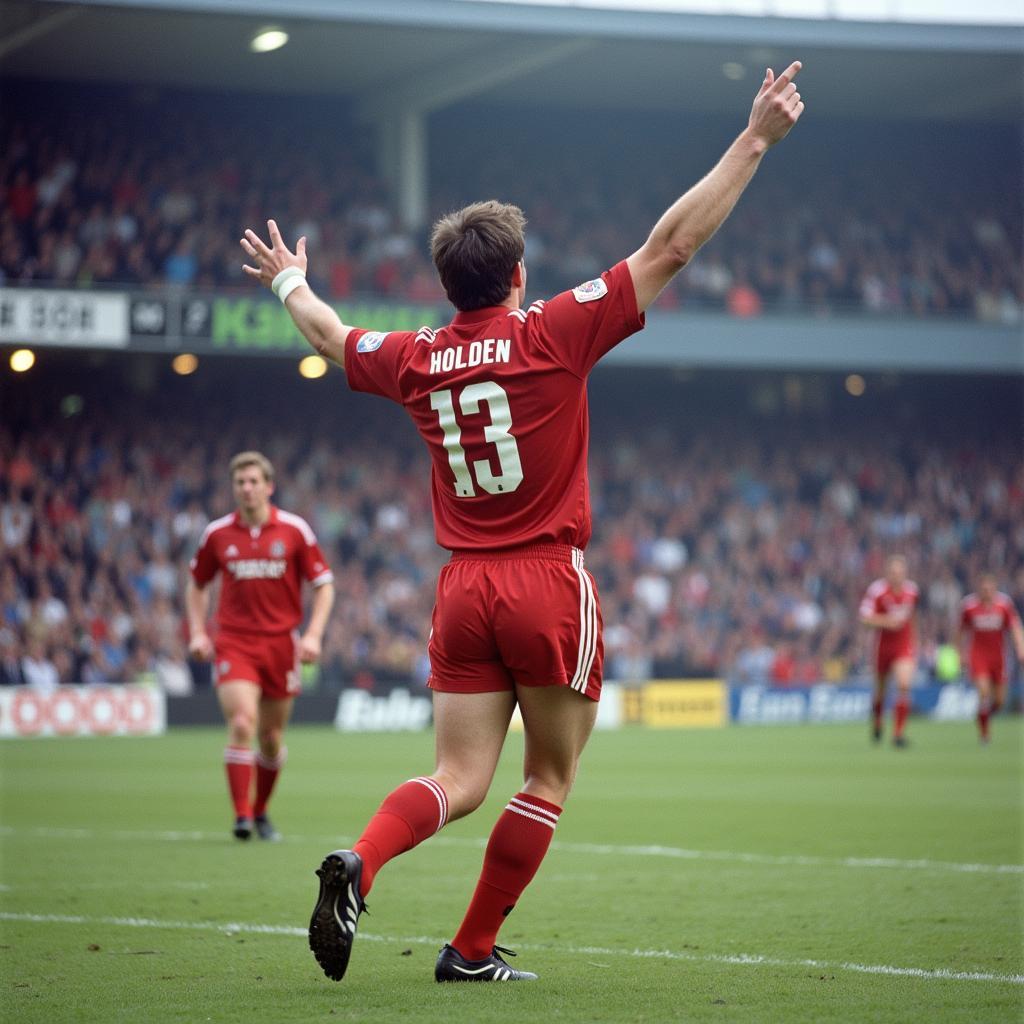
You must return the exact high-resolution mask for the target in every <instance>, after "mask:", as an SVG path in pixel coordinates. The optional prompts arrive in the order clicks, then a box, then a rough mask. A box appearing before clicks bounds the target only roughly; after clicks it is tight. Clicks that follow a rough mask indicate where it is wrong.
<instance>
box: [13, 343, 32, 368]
mask: <svg viewBox="0 0 1024 1024" xmlns="http://www.w3.org/2000/svg"><path fill="white" fill-rule="evenodd" d="M10 362H11V369H12V370H13V371H14V372H15V373H24V372H25V371H26V370H31V369H32V367H33V366H35V365H36V354H35V352H33V351H32V349H30V348H16V349H15V350H14V351H13V352H12V353H11V360H10Z"/></svg>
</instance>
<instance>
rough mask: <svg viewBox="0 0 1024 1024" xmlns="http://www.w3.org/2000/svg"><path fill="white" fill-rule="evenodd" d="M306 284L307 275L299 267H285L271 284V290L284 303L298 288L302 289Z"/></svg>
mask: <svg viewBox="0 0 1024 1024" xmlns="http://www.w3.org/2000/svg"><path fill="white" fill-rule="evenodd" d="M304 284H308V282H307V281H306V275H305V274H304V273H303V272H302V271H301V270H299V268H298V267H285V268H284V270H282V271H281V272H280V273H279V274H277V275H276V276H275V277H274V280H273V281H271V282H270V290H271V291H272V292H273V293H274V294H275V295H276V296H277V297H278V298H279V299H280V300H281V301H282V302H284V300H285V299H287V298H288V296H289V295H291V293H292V292H293V291H295V289H296V288H301V287H302V286H303V285H304Z"/></svg>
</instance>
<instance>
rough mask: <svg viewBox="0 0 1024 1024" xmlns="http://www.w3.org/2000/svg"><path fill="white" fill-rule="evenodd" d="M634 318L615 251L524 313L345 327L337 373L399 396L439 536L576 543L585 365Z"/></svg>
mask: <svg viewBox="0 0 1024 1024" xmlns="http://www.w3.org/2000/svg"><path fill="white" fill-rule="evenodd" d="M643 325H644V318H643V315H642V314H641V313H639V312H638V311H637V305H636V292H635V290H634V288H633V279H632V277H631V276H630V273H629V268H628V267H627V266H626V264H625V263H624V262H623V263H619V264H617V265H616V266H615V267H613V268H612V269H611V270H609V271H607V272H606V273H605V274H603V275H602V276H601V277H600V278H598V279H596V280H594V281H588V282H586V284H582V285H580V286H579V287H577V288H573V289H572V290H571V291H567V292H562V293H561V294H560V295H556V296H555V297H554V298H553V299H551V300H549V301H548V302H534V303H533V304H532V305H531V306H530V307H529V309H527V310H522V309H508V308H507V307H504V306H491V307H488V308H486V309H476V310H473V311H472V312H469V313H459V314H457V315H456V317H455V319H454V320H453V321H452V322H451V324H450V325H449V326H447V327H442V328H441V329H440V330H438V331H436V332H435V331H432V330H430V329H429V328H426V327H424V328H421V329H420V331H419V332H418V333H413V332H402V331H393V332H391V333H390V334H380V333H377V332H368V331H362V330H353V331H351V332H350V333H349V336H348V339H347V341H346V343H345V371H346V373H347V374H348V380H349V384H350V386H351V387H352V388H353V389H354V390H356V391H368V392H370V393H371V394H376V395H382V396H384V397H385V398H390V399H392V400H393V401H395V402H398V403H399V404H401V405H402V406H404V407H405V410H406V411H407V412H408V413H409V415H410V416H411V417H412V419H413V422H414V423H415V424H416V429H417V430H418V431H419V432H420V436H421V437H422V438H423V440H424V441H425V442H426V444H427V447H428V448H429V449H430V457H431V462H432V467H431V490H432V499H433V509H434V529H435V533H436V536H437V542H438V544H440V545H441V547H444V548H448V549H449V550H464V551H467V550H468V551H482V550H493V549H498V548H509V547H519V546H521V545H524V544H540V543H558V544H571V545H573V546H574V547H577V548H583V547H585V546H586V543H587V541H588V540H589V539H590V489H589V486H588V482H587V442H588V437H589V430H590V424H589V416H588V412H587V375H588V374H589V373H590V371H591V370H592V369H593V367H594V364H595V363H596V362H597V361H598V359H600V358H601V356H603V355H604V354H605V353H606V352H608V350H609V349H611V348H613V347H614V346H615V345H617V344H618V343H619V342H620V341H622V340H623V339H624V338H628V337H629V335H631V334H633V333H634V332H635V331H638V330H640V328H641V327H643Z"/></svg>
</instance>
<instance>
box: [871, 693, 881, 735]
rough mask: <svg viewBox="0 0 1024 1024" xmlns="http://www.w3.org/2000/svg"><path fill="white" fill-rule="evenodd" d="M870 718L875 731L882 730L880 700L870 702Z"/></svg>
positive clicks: (877, 698)
mask: <svg viewBox="0 0 1024 1024" xmlns="http://www.w3.org/2000/svg"><path fill="white" fill-rule="evenodd" d="M871 718H872V721H873V722H874V724H875V729H876V730H877V729H881V728H882V698H881V697H876V698H875V699H874V700H873V701H872V702H871Z"/></svg>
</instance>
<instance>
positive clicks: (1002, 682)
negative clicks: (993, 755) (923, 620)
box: [960, 573, 1024, 743]
mask: <svg viewBox="0 0 1024 1024" xmlns="http://www.w3.org/2000/svg"><path fill="white" fill-rule="evenodd" d="M1007 633H1009V634H1011V635H1012V637H1013V644H1014V647H1015V648H1016V650H1017V660H1018V661H1019V662H1021V663H1022V664H1024V626H1021V621H1020V616H1019V615H1018V614H1017V609H1016V608H1014V606H1013V602H1012V601H1011V600H1010V599H1009V598H1008V597H1007V596H1006V594H1002V593H1000V592H999V591H998V590H997V589H996V578H995V576H994V575H993V574H992V573H986V574H985V575H984V576H982V577H981V579H980V580H979V581H978V592H977V593H976V594H968V595H967V597H965V598H964V600H963V603H962V604H961V605H960V639H961V648H962V647H963V641H964V640H965V639H966V637H967V634H970V637H971V647H970V651H969V652H968V653H967V655H966V657H965V658H964V663H965V664H966V665H968V666H969V668H970V673H971V681H972V682H973V683H974V685H975V686H976V687H977V689H978V732H979V734H980V735H981V741H982V743H987V742H988V736H989V726H988V723H989V718H990V717H991V716H992V715H994V714H995V713H996V712H997V711H998V710H999V709H1000V708H1001V707H1002V706H1003V701H1004V700H1005V698H1006V659H1005V656H1004V648H1005V644H1006V634H1007Z"/></svg>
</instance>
